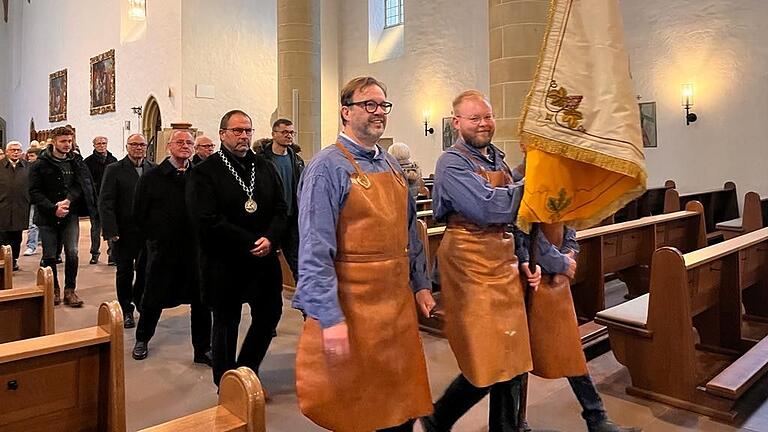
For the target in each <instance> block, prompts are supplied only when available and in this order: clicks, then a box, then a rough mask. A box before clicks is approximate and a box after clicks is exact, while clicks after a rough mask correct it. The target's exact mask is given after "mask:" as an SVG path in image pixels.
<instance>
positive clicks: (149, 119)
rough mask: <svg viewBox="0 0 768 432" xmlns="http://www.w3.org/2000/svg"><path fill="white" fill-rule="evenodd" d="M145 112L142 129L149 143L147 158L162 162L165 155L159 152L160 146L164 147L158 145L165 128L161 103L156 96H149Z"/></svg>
mask: <svg viewBox="0 0 768 432" xmlns="http://www.w3.org/2000/svg"><path fill="white" fill-rule="evenodd" d="M143 114H144V115H143V119H142V122H141V131H142V133H143V134H144V137H145V138H146V139H147V143H148V144H149V146H148V147H147V160H151V161H154V162H160V161H162V159H163V158H164V156H165V155H164V154H159V153H160V152H158V148H162V147H161V146H158V145H157V142H158V140H159V139H160V136H161V133H162V130H163V120H162V117H161V116H160V105H159V104H158V103H157V99H155V97H154V96H149V98H148V99H147V103H145V104H144V110H143Z"/></svg>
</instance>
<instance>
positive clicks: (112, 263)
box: [107, 260, 117, 267]
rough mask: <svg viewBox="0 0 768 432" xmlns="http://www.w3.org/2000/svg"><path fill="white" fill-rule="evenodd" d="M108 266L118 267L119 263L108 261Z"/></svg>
mask: <svg viewBox="0 0 768 432" xmlns="http://www.w3.org/2000/svg"><path fill="white" fill-rule="evenodd" d="M107 265H108V266H110V267H114V266H116V265H117V262H116V261H112V260H109V261H107Z"/></svg>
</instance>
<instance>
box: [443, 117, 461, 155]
mask: <svg viewBox="0 0 768 432" xmlns="http://www.w3.org/2000/svg"><path fill="white" fill-rule="evenodd" d="M457 137H458V135H457V134H456V129H454V128H453V117H443V151H445V150H448V148H449V147H450V146H452V145H453V143H454V142H456V138H457Z"/></svg>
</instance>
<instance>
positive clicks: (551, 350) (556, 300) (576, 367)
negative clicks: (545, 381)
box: [528, 223, 588, 378]
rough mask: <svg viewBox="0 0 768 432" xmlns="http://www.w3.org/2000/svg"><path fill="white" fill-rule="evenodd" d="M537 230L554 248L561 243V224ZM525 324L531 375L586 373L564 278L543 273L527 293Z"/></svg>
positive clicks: (548, 375) (546, 376)
mask: <svg viewBox="0 0 768 432" xmlns="http://www.w3.org/2000/svg"><path fill="white" fill-rule="evenodd" d="M540 229H541V233H542V234H543V235H544V237H546V238H547V240H549V242H550V243H551V244H552V245H554V246H555V247H557V248H558V249H559V248H560V247H561V246H562V243H563V229H564V225H563V224H562V223H557V224H541V225H540ZM528 327H529V330H530V332H531V355H532V356H533V373H534V374H535V375H538V376H540V377H542V378H564V377H569V376H581V375H585V374H587V372H588V371H587V359H586V358H585V357H584V350H583V348H582V347H581V337H580V335H579V321H578V319H577V318H576V310H575V308H574V306H573V298H572V297H571V283H570V280H568V278H567V277H564V276H561V277H559V278H555V277H554V275H545V276H543V277H542V278H541V284H540V285H539V289H537V290H536V291H531V292H530V293H529V297H528Z"/></svg>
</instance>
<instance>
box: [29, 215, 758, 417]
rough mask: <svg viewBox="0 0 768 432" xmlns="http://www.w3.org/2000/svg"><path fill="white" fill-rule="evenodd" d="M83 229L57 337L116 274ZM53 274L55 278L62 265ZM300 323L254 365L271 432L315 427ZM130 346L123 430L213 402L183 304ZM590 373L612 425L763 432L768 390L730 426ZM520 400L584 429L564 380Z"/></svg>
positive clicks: (289, 317)
mask: <svg viewBox="0 0 768 432" xmlns="http://www.w3.org/2000/svg"><path fill="white" fill-rule="evenodd" d="M88 230H89V224H88V222H87V221H83V222H81V231H80V232H81V242H80V274H79V277H78V293H79V295H80V297H81V298H83V300H85V302H86V303H85V307H83V308H82V309H70V308H67V307H61V306H60V307H57V309H56V331H57V332H61V331H66V330H72V329H77V328H81V327H86V326H90V325H94V324H95V323H96V312H97V308H98V305H99V304H100V303H101V302H103V301H108V300H112V299H114V298H115V294H114V272H115V268H114V267H107V266H106V253H105V249H104V247H105V246H106V245H103V246H102V251H103V252H102V258H101V261H102V262H101V263H100V264H98V265H89V264H88V258H89V256H88V249H89V240H88ZM39 259H40V254H39V253H38V254H37V255H35V256H32V257H23V258H22V259H21V260H20V265H21V268H22V271H21V272H17V273H15V274H14V284H15V285H16V286H28V285H30V284H32V283H33V281H34V275H35V271H36V269H37V262H38V260H39ZM60 269H61V271H60V273H61V274H63V268H62V267H60ZM618 290H619V288H614V289H612V290H611V291H613V292H609V299H610V298H617V296H619V297H620V293H617V291H618ZM609 302H610V300H609ZM244 312H245V313H244V314H243V321H242V328H246V327H247V325H248V324H249V322H250V318H249V316H248V313H247V310H246V309H245V308H244ZM300 326H301V315H300V314H299V313H298V312H296V311H294V310H292V309H290V307H288V305H287V302H286V306H285V307H284V312H283V319H282V321H281V323H280V326H279V328H278V337H277V338H276V339H275V340H274V342H273V343H272V347H271V348H270V352H269V354H268V356H267V359H266V361H265V364H264V366H263V368H262V377H261V378H262V381H263V384H264V386H265V387H266V388H267V389H268V390H269V392H270V395H271V397H272V400H271V401H270V403H269V404H268V405H267V422H268V427H267V429H268V430H269V431H270V432H303V431H320V430H322V429H321V428H319V427H317V426H314V425H313V424H312V423H311V422H309V421H308V420H306V419H305V418H304V417H303V416H302V415H301V413H300V412H299V409H298V405H297V402H296V394H295V390H294V384H293V364H294V358H295V349H296V343H297V340H298V336H299V331H300ZM242 328H241V329H242ZM242 333H243V331H242V330H241V334H242ZM423 339H424V347H425V352H426V355H427V362H428V366H429V375H430V379H431V383H432V392H433V397H435V398H437V397H438V396H439V395H440V394H442V391H443V390H444V389H445V387H446V386H447V385H448V383H450V381H451V380H452V379H453V378H454V376H455V375H456V373H457V371H458V369H457V367H456V362H455V360H454V359H453V355H452V353H451V350H450V348H449V346H448V343H447V342H446V341H445V340H443V339H440V338H436V337H434V336H431V335H428V334H423ZM133 343H134V330H126V332H125V366H126V367H125V381H126V404H127V409H126V411H127V416H128V430H129V431H135V430H137V429H139V428H143V427H147V426H151V425H154V424H157V423H161V422H163V421H167V420H169V419H173V418H176V417H179V416H183V415H185V414H189V413H191V412H195V411H198V410H201V409H204V408H208V407H211V406H213V405H214V404H215V403H216V388H215V386H214V385H213V383H212V381H211V373H210V369H208V368H207V367H203V366H199V365H196V364H194V363H192V345H191V342H190V337H189V308H188V307H179V308H176V309H172V310H167V311H165V312H164V313H163V317H162V319H161V321H160V325H159V326H158V330H157V333H156V335H155V337H154V339H153V340H152V341H151V343H150V354H149V357H148V358H147V359H146V360H144V361H140V362H139V361H135V360H133V359H132V358H131V356H130V351H131V349H132V347H133ZM589 367H590V371H591V373H592V375H593V377H594V378H595V381H596V382H597V385H598V389H599V390H600V392H601V394H602V395H603V399H604V401H605V405H606V407H607V409H608V412H609V414H610V416H611V417H612V418H613V419H615V420H616V421H617V422H619V423H622V424H627V425H636V426H641V427H643V428H644V430H645V431H650V432H657V431H658V432H667V431H713V432H714V431H718V432H720V431H723V432H725V431H737V430H743V431H754V432H758V431H761V432H764V431H768V403H766V402H765V399H766V393H768V385H766V382H765V380H764V381H763V382H761V383H758V384H757V386H756V387H757V388H758V389H757V391H753V392H752V393H751V394H749V395H748V399H749V400H748V401H747V402H746V403H745V405H747V406H750V407H754V408H753V410H752V411H753V412H752V414H751V415H750V416H748V418H747V419H746V420H742V421H741V423H740V427H734V426H732V425H725V424H722V423H719V422H716V421H713V420H710V419H709V418H706V417H703V416H698V415H696V414H693V413H690V412H687V411H682V410H678V409H674V408H670V407H668V406H665V405H662V404H659V403H655V402H650V401H646V400H642V399H637V398H634V397H631V396H628V395H627V394H626V393H625V392H624V388H625V387H626V385H627V384H628V383H629V375H628V374H627V372H626V370H625V369H624V368H623V367H622V366H621V365H620V364H618V363H617V362H616V360H615V359H614V357H613V355H612V354H611V353H610V352H609V353H607V354H604V355H602V356H600V357H598V358H596V359H594V360H592V361H591V362H590V363H589ZM763 389H764V390H763ZM761 392H762V393H761ZM528 400H529V406H528V413H529V414H528V418H529V421H530V423H531V425H532V426H534V427H535V428H537V429H545V430H559V431H569V432H570V431H584V430H586V428H585V426H584V423H583V422H582V421H581V418H580V415H579V412H580V408H579V406H578V403H577V402H576V399H575V398H574V397H573V395H572V394H571V390H570V387H568V384H567V382H566V381H565V380H544V379H539V378H535V377H534V378H532V379H531V383H530V389H529V396H528ZM487 410H488V404H487V399H486V400H484V401H482V402H481V403H480V404H478V405H477V406H475V407H474V408H473V409H472V410H471V411H470V412H469V413H468V414H467V415H465V416H464V418H462V419H461V420H460V422H459V423H458V424H457V425H456V427H455V428H454V431H458V432H481V431H486V430H487V426H486V416H487ZM415 430H417V431H420V428H419V427H418V426H417V427H416V428H415Z"/></svg>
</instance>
